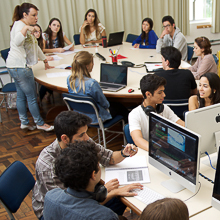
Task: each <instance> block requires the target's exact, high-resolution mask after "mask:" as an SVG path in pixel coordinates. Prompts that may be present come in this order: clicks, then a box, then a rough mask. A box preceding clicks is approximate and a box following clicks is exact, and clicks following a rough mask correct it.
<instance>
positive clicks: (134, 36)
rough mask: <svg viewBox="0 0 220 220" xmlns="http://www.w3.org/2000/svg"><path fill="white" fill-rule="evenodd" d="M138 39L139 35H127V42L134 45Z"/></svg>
mask: <svg viewBox="0 0 220 220" xmlns="http://www.w3.org/2000/svg"><path fill="white" fill-rule="evenodd" d="M137 37H138V35H135V34H128V35H127V38H126V42H129V43H133V41H134V40H136V39H137Z"/></svg>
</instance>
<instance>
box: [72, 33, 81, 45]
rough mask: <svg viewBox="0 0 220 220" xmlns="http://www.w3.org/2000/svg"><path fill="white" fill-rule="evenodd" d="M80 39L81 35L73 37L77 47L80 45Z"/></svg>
mask: <svg viewBox="0 0 220 220" xmlns="http://www.w3.org/2000/svg"><path fill="white" fill-rule="evenodd" d="M79 37H80V34H74V35H73V39H74V42H75V45H79V44H80V41H79Z"/></svg>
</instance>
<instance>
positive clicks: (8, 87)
mask: <svg viewBox="0 0 220 220" xmlns="http://www.w3.org/2000/svg"><path fill="white" fill-rule="evenodd" d="M0 84H1V87H2V89H1V91H0V95H3V99H2V101H1V103H0V107H2V104H3V103H4V104H5V108H6V112H8V103H7V99H6V97H7V94H9V93H13V92H16V91H17V90H16V87H15V83H7V84H5V85H4V84H3V82H2V79H1V77H0ZM0 122H2V117H1V111H0Z"/></svg>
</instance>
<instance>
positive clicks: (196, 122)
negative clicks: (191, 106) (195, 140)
mask: <svg viewBox="0 0 220 220" xmlns="http://www.w3.org/2000/svg"><path fill="white" fill-rule="evenodd" d="M185 127H186V128H188V129H189V130H191V131H194V132H196V133H198V134H200V135H201V143H200V156H201V157H203V156H206V154H205V152H208V154H212V153H214V152H216V151H217V147H219V146H220V142H219V141H220V104H215V105H210V106H207V107H204V108H199V109H196V110H193V111H189V112H186V115H185ZM216 146H217V147H216Z"/></svg>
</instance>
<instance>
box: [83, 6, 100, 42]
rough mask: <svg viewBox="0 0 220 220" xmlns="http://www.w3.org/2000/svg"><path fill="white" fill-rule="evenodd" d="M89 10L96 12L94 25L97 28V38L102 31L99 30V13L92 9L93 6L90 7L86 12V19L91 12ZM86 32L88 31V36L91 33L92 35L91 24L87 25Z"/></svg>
mask: <svg viewBox="0 0 220 220" xmlns="http://www.w3.org/2000/svg"><path fill="white" fill-rule="evenodd" d="M89 12H93V13H94V14H95V20H94V26H95V30H96V38H97V39H99V35H100V31H99V26H98V24H99V23H100V21H99V18H98V15H97V13H96V11H95V10H94V9H91V8H90V9H89V10H88V11H87V12H86V14H85V18H84V21H86V20H87V18H86V17H87V15H88V14H89ZM85 33H86V36H89V35H90V27H89V25H87V26H86V27H85Z"/></svg>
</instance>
